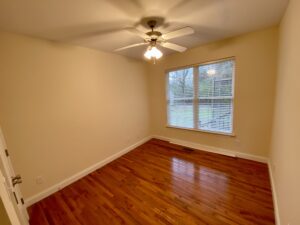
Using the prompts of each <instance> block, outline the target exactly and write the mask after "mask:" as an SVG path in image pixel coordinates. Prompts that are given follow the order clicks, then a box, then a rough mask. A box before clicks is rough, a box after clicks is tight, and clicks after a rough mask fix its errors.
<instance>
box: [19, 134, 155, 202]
mask: <svg viewBox="0 0 300 225" xmlns="http://www.w3.org/2000/svg"><path fill="white" fill-rule="evenodd" d="M151 138H152V136H149V137H146V138H143V139H142V140H140V141H138V142H137V143H135V144H133V145H131V146H129V147H127V148H125V149H123V150H121V151H119V152H117V153H115V154H114V155H112V156H110V157H108V158H106V159H104V160H102V161H100V162H98V163H96V164H94V165H92V166H90V167H88V168H86V169H84V170H83V171H80V172H79V173H76V174H74V175H73V176H71V177H69V178H67V179H65V180H63V181H61V182H59V183H57V184H55V185H53V186H51V187H49V188H47V189H46V190H44V191H41V192H40V193H38V194H36V195H34V196H31V197H29V198H27V199H25V204H26V207H29V206H31V205H33V204H34V203H36V202H38V201H40V200H42V199H44V198H46V197H48V196H49V195H51V194H53V193H55V192H57V191H59V190H61V189H62V188H64V187H66V186H68V185H70V184H72V183H74V182H75V181H77V180H79V179H81V178H82V177H84V176H86V175H88V174H90V173H91V172H94V171H95V170H97V169H99V168H101V167H103V166H105V165H106V164H108V163H110V162H112V161H113V160H115V159H117V158H119V157H121V156H122V155H124V154H126V153H128V152H130V151H131V150H133V149H135V148H136V147H138V146H140V145H142V144H144V143H146V142H147V141H149V140H150V139H151Z"/></svg>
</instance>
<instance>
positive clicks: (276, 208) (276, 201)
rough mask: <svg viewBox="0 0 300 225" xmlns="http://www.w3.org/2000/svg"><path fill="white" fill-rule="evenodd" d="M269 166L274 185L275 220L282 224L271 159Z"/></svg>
mask: <svg viewBox="0 0 300 225" xmlns="http://www.w3.org/2000/svg"><path fill="white" fill-rule="evenodd" d="M268 168H269V174H270V180H271V187H272V196H273V204H274V213H275V221H276V225H280V217H279V208H278V199H277V192H276V187H275V180H274V174H273V170H272V163H271V161H270V160H269V161H268Z"/></svg>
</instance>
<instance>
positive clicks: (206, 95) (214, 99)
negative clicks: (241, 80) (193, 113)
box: [198, 60, 234, 133]
mask: <svg viewBox="0 0 300 225" xmlns="http://www.w3.org/2000/svg"><path fill="white" fill-rule="evenodd" d="M233 69H234V61H233V60H227V61H222V62H217V63H212V64H207V65H202V66H199V94H198V101H199V124H198V126H199V129H201V130H208V131H215V132H224V133H232V98H233V93H232V91H233V88H232V87H233V85H232V82H233Z"/></svg>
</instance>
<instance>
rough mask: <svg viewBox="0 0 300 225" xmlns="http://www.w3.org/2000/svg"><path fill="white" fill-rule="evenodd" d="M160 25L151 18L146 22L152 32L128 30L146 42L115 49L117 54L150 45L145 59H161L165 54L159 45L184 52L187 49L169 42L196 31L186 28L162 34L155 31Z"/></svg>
mask: <svg viewBox="0 0 300 225" xmlns="http://www.w3.org/2000/svg"><path fill="white" fill-rule="evenodd" d="M158 24H159V21H157V20H156V19H155V18H150V19H148V20H147V21H146V25H147V26H148V27H149V29H151V31H149V32H146V33H143V32H142V31H140V30H137V29H135V28H130V29H127V30H128V31H130V32H132V33H134V34H136V35H138V36H140V37H141V38H143V39H144V42H141V43H137V44H132V45H128V46H125V47H122V48H118V49H115V50H114V51H115V52H118V51H122V50H125V49H129V48H134V47H138V46H142V45H148V47H147V50H146V52H145V54H144V56H145V58H147V59H149V60H151V59H153V60H154V62H155V60H157V59H159V58H161V57H162V55H163V53H162V52H161V51H160V50H159V49H158V48H157V45H160V46H162V47H164V48H168V49H171V50H174V51H177V52H184V51H185V50H186V49H187V48H186V47H183V46H180V45H177V44H174V43H171V42H168V40H171V39H173V38H177V37H182V36H186V35H190V34H193V33H194V29H193V28H191V27H184V28H181V29H178V30H175V31H171V32H169V33H166V34H162V33H161V32H159V31H158V30H155V28H156V27H157V25H158Z"/></svg>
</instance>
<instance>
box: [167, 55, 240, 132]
mask: <svg viewBox="0 0 300 225" xmlns="http://www.w3.org/2000/svg"><path fill="white" fill-rule="evenodd" d="M229 60H233V61H234V68H233V72H232V118H231V124H232V131H231V133H226V132H221V131H209V130H203V129H200V128H198V129H196V128H185V127H179V126H173V125H170V124H169V109H168V108H169V106H168V101H169V73H170V72H174V71H177V70H183V69H188V68H193V78H194V79H196V80H194V83H195V82H198V79H199V76H198V75H199V74H198V72H199V71H198V69H195V68H199V67H200V66H204V65H209V64H214V63H219V62H224V61H229ZM195 71H196V73H197V74H195ZM195 75H196V76H195ZM235 76H236V57H235V56H231V57H227V58H221V59H216V60H209V61H205V62H202V63H196V64H191V65H186V66H180V67H174V68H170V69H166V70H165V82H166V83H165V87H166V88H165V91H166V93H165V94H166V95H165V96H166V102H165V104H166V108H165V109H166V114H165V115H166V116H167V117H166V126H165V127H167V128H174V129H180V130H187V131H196V132H201V133H206V134H217V135H225V136H231V137H235V136H236V135H235V110H234V109H235ZM198 91H199V90H196V92H195V91H194V100H193V101H194V103H193V107H194V108H195V101H197V93H198ZM199 106H200V107H201V105H200V104H199ZM196 108H198V107H196ZM197 111H198V109H196V110H195V109H194V110H193V112H194V123H197V120H195V117H196V115H195V113H196V112H197Z"/></svg>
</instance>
